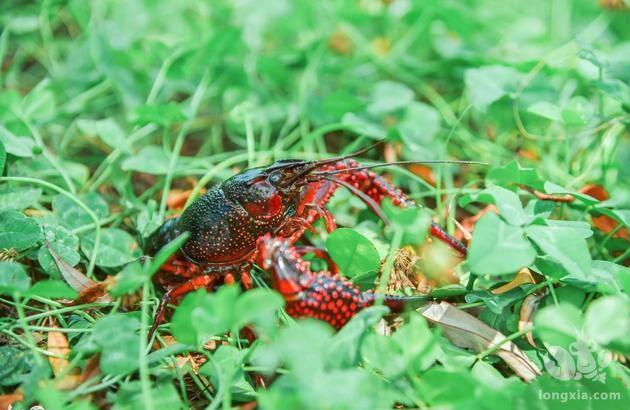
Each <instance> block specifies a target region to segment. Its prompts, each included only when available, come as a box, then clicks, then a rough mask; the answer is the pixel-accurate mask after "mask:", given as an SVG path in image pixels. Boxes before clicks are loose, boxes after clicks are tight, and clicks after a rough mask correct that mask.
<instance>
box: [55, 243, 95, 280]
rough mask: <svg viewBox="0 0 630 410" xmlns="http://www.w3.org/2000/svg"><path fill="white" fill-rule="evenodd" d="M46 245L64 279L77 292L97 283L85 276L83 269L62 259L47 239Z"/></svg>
mask: <svg viewBox="0 0 630 410" xmlns="http://www.w3.org/2000/svg"><path fill="white" fill-rule="evenodd" d="M44 245H45V246H46V248H47V249H48V252H50V255H51V256H52V257H53V260H54V261H55V264H56V265H57V267H58V268H59V271H60V272H61V276H63V278H64V280H65V281H66V282H67V283H68V285H70V287H71V288H72V289H74V290H76V291H77V292H81V291H83V290H85V289H87V288H89V287H90V286H93V285H94V284H96V282H94V281H93V280H92V279H90V278H88V277H87V276H85V275H84V274H83V273H82V272H81V271H79V270H77V269H75V268H74V267H73V266H72V265H70V264H69V263H67V262H66V261H64V260H63V259H61V257H60V256H59V254H58V253H57V251H55V249H54V248H53V247H52V246H50V242H48V241H47V240H45V241H44Z"/></svg>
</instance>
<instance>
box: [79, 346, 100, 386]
mask: <svg viewBox="0 0 630 410" xmlns="http://www.w3.org/2000/svg"><path fill="white" fill-rule="evenodd" d="M99 360H100V355H99V354H98V353H97V354H95V355H94V356H92V357H90V360H88V362H87V364H86V365H85V368H84V369H83V371H82V372H81V376H80V377H79V380H80V383H85V382H86V381H88V380H90V379H91V378H93V377H96V376H98V375H99V374H100V373H101V368H100V367H99Z"/></svg>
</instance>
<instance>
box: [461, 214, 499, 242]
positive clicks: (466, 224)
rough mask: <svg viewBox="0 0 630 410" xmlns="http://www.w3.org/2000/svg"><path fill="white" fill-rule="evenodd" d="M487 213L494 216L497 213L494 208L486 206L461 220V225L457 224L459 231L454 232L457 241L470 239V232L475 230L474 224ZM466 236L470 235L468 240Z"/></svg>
mask: <svg viewBox="0 0 630 410" xmlns="http://www.w3.org/2000/svg"><path fill="white" fill-rule="evenodd" d="M488 212H494V213H495V214H498V213H499V211H498V210H497V207H496V206H494V205H488V206H486V207H485V208H483V209H482V210H480V211H479V212H477V213H476V214H475V215H473V216H469V217H467V218H464V219H462V221H461V223H458V224H457V225H458V228H459V229H458V230H457V231H455V237H456V238H457V239H459V240H462V239H472V235H471V232H472V231H473V230H474V229H475V224H476V223H477V221H478V220H479V219H481V217H482V216H484V215H485V214H487V213H488ZM467 235H470V238H467V237H466V236H467Z"/></svg>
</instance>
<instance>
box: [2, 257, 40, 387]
mask: <svg viewBox="0 0 630 410" xmlns="http://www.w3.org/2000/svg"><path fill="white" fill-rule="evenodd" d="M0 263H2V262H0ZM34 366H35V354H34V352H33V351H32V350H20V349H17V348H15V347H13V346H8V345H7V346H0V386H15V385H18V384H21V383H23V382H24V381H25V380H26V379H27V378H28V377H29V373H31V371H32V370H33V367H34Z"/></svg>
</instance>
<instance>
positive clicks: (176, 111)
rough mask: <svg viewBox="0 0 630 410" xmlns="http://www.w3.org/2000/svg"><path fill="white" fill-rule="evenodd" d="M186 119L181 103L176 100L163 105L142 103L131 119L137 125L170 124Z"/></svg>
mask: <svg viewBox="0 0 630 410" xmlns="http://www.w3.org/2000/svg"><path fill="white" fill-rule="evenodd" d="M184 119H186V116H185V115H184V113H183V112H182V110H181V108H179V105H177V104H176V103H174V102H170V103H168V104H161V105H146V104H145V105H140V106H138V107H137V108H136V109H135V110H134V112H133V115H132V118H131V121H132V122H133V123H135V124H137V125H146V124H158V125H161V126H168V125H171V124H175V123H177V122H181V121H183V120H184Z"/></svg>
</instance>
